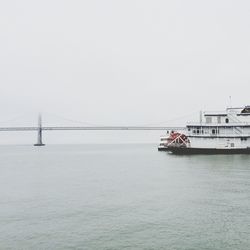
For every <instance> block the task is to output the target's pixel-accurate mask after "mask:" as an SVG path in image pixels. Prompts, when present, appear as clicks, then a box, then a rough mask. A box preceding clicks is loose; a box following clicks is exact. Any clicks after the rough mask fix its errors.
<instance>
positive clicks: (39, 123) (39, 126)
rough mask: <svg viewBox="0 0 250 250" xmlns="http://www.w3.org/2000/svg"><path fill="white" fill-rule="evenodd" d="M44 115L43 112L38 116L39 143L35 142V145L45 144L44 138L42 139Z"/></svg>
mask: <svg viewBox="0 0 250 250" xmlns="http://www.w3.org/2000/svg"><path fill="white" fill-rule="evenodd" d="M42 130H43V129H42V116H41V114H39V116H38V127H37V143H36V144H34V146H45V144H43V140H42Z"/></svg>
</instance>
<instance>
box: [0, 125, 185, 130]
mask: <svg viewBox="0 0 250 250" xmlns="http://www.w3.org/2000/svg"><path fill="white" fill-rule="evenodd" d="M39 129H42V130H43V131H46V130H47V131H51V130H62V131H63V130H72V131H74V130H182V129H185V127H146V126H97V127H94V126H93V127H92V126H91V127H64V126H62V127H61V126H58V127H52V126H51V127H0V131H38V130H39Z"/></svg>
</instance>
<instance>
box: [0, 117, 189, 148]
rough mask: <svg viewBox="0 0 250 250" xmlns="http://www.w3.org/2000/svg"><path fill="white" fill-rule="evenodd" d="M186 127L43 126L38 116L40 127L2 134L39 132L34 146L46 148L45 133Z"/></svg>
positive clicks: (3, 130)
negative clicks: (43, 135) (53, 131)
mask: <svg viewBox="0 0 250 250" xmlns="http://www.w3.org/2000/svg"><path fill="white" fill-rule="evenodd" d="M182 129H184V127H168V126H43V124H42V116H41V115H39V116H38V125H37V126H35V127H34V126H30V127H26V126H24V127H21V126H20V127H18V126H13V127H0V132H8V131H36V132H37V142H36V143H35V144H34V146H44V145H45V144H44V143H43V139H42V134H43V131H52V130H58V131H64V130H65V131H76V130H96V131H97V130H99V131H101V130H103V131H112V130H123V131H132V130H133V131H136V130H138V131H139V130H162V131H166V130H182Z"/></svg>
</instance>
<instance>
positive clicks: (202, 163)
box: [0, 144, 250, 250]
mask: <svg viewBox="0 0 250 250" xmlns="http://www.w3.org/2000/svg"><path fill="white" fill-rule="evenodd" d="M249 160H250V156H248V155H232V156H223V155H219V156H211V155H210V156H206V155H200V156H175V155H171V154H167V153H165V152H158V151H157V145H153V144H120V145H58V146H57V145H47V146H46V147H43V148H35V147H32V146H0V249H96V250H100V249H178V250H179V249H180V250H182V249H192V250H195V249H197V250H200V249H211V250H212V249H213V250H215V249H218V250H219V249H232V250H233V249H249V245H250V236H249V235H250V217H249V213H250V199H249V197H250V181H249V180H250V165H249Z"/></svg>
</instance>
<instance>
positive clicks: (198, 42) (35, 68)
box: [0, 0, 250, 137]
mask: <svg viewBox="0 0 250 250" xmlns="http://www.w3.org/2000/svg"><path fill="white" fill-rule="evenodd" d="M249 28H250V2H249V1H241V0H239V1H232V0H211V1H201V0H196V1H195V0H190V1H185V0H181V1H178V0H177V1H167V0H154V1H153V0H152V1H149V0H126V1H119V0H105V1H104V0H89V1H80V0H73V1H69V0H68V1H65V0H60V1H59V0H44V1H34V0H32V1H31V0H30V1H28V0H22V1H12V0H9V1H3V0H2V1H0V87H1V88H0V90H1V92H0V93H1V98H0V114H1V119H0V120H1V121H4V120H6V119H9V118H11V117H14V116H16V115H18V114H22V113H30V114H31V113H32V114H37V113H38V112H43V113H52V114H57V115H61V116H63V117H67V118H69V119H73V120H74V119H75V120H79V121H84V122H89V123H93V124H107V125H116V124H121V125H122V124H123V125H125V124H126V125H127V124H128V125H129V124H132V125H138V124H139V125H141V124H142V125H144V124H158V123H162V122H164V121H168V120H171V119H172V118H175V117H179V116H185V115H187V114H190V113H193V112H198V111H199V110H204V109H208V110H213V109H215V110H221V109H222V110H223V109H224V108H225V107H226V106H228V105H229V96H232V103H233V105H236V106H239V105H240V106H242V105H246V104H250V98H249V90H250V70H249V69H250V29H249ZM197 117H198V114H197ZM25 119H26V118H25ZM32 119H33V118H32ZM47 119H50V118H47ZM197 119H198V118H197ZM35 122H36V121H35ZM13 124H14V123H13ZM31 125H32V124H31ZM166 125H168V124H166ZM1 137H2V135H1Z"/></svg>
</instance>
